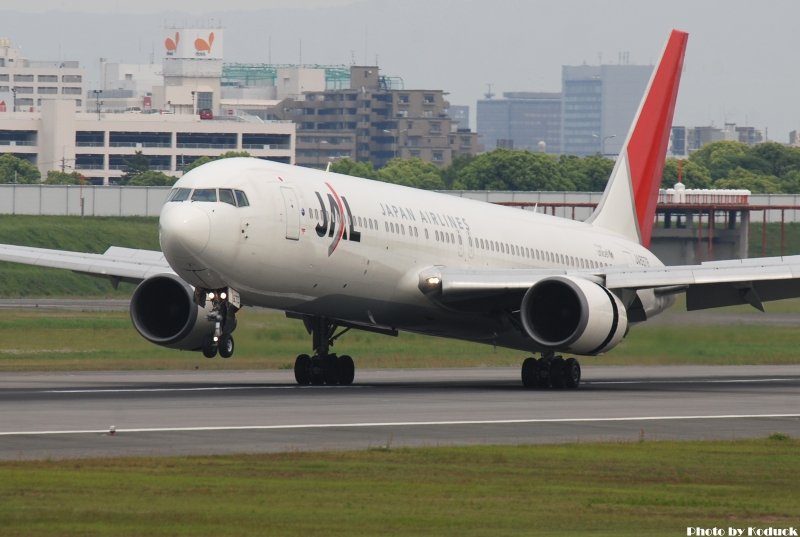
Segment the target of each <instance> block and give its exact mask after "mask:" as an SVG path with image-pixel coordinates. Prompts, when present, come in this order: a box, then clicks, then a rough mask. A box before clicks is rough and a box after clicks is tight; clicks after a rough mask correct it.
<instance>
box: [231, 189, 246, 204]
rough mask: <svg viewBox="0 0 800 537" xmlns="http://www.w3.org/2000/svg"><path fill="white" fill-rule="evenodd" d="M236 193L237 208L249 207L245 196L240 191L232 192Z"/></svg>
mask: <svg viewBox="0 0 800 537" xmlns="http://www.w3.org/2000/svg"><path fill="white" fill-rule="evenodd" d="M234 192H235V193H236V202H237V205H239V207H249V206H250V201H248V199H247V194H245V193H244V192H242V191H241V190H234Z"/></svg>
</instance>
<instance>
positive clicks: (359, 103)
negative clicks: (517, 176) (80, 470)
mask: <svg viewBox="0 0 800 537" xmlns="http://www.w3.org/2000/svg"><path fill="white" fill-rule="evenodd" d="M448 107H449V103H447V101H445V99H444V92H443V91H442V90H407V89H404V88H402V87H398V84H397V83H396V80H393V79H389V78H387V77H383V76H381V75H380V73H379V69H378V67H376V66H352V67H350V87H349V88H347V89H326V90H324V91H305V92H304V93H303V96H302V97H301V98H287V99H284V100H283V101H281V102H280V103H279V104H278V105H277V106H276V107H275V109H274V114H275V116H274V117H276V118H279V119H284V120H291V121H293V122H295V124H296V125H297V150H296V160H297V164H299V165H301V166H309V167H317V168H324V167H325V166H327V164H328V163H329V162H331V161H333V160H336V159H340V158H349V159H351V160H357V161H365V162H371V163H372V164H373V165H374V166H375V167H376V168H380V167H382V166H384V165H385V164H386V163H387V162H389V161H390V160H392V159H394V158H403V159H408V158H419V159H422V160H424V161H428V162H433V163H434V164H437V165H439V166H448V165H449V164H450V163H451V162H452V161H453V159H454V158H456V157H458V156H460V155H472V154H476V153H477V152H478V142H477V135H476V134H475V133H474V132H471V131H469V130H463V129H462V130H458V129H454V126H453V120H452V119H451V118H450V116H449V115H448V114H447V109H448Z"/></svg>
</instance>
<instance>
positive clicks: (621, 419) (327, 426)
mask: <svg viewBox="0 0 800 537" xmlns="http://www.w3.org/2000/svg"><path fill="white" fill-rule="evenodd" d="M748 418H750V419H752V418H800V414H726V415H710V416H626V417H618V418H535V419H517V420H463V421H398V422H366V423H309V424H293V425H239V426H236V425H231V426H224V427H145V428H131V429H125V428H120V427H115V434H116V435H120V434H122V433H179V432H213V431H274V430H296V429H336V428H350V429H352V428H369V427H414V426H446V425H514V424H534V423H603V422H630V421H677V420H730V419H748ZM108 432H109V429H108V428H106V429H85V430H73V431H66V430H64V431H14V432H11V431H9V432H0V436H19V435H40V436H41V435H55V434H108Z"/></svg>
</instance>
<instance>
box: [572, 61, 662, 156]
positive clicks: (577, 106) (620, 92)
mask: <svg viewBox="0 0 800 537" xmlns="http://www.w3.org/2000/svg"><path fill="white" fill-rule="evenodd" d="M652 71H653V66H651V65H647V66H645V65H624V64H623V65H598V66H590V65H580V66H568V65H565V66H563V67H562V71H561V75H562V76H561V82H562V99H563V115H562V123H561V140H562V143H561V151H562V152H563V153H565V154H568V155H578V156H588V155H595V154H602V155H609V156H613V155H617V154H619V152H620V150H621V149H622V144H623V143H624V142H625V136H626V134H627V133H628V129H629V128H630V125H631V123H633V119H634V117H635V116H636V111H637V110H638V107H639V102H640V101H641V99H642V95H643V94H644V91H645V89H646V88H647V83H648V81H649V80H650V75H651V73H652Z"/></svg>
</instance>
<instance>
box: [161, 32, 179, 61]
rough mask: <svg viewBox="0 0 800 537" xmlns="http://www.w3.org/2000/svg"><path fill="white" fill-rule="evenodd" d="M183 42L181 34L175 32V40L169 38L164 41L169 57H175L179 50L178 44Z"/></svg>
mask: <svg viewBox="0 0 800 537" xmlns="http://www.w3.org/2000/svg"><path fill="white" fill-rule="evenodd" d="M180 42H181V33H180V32H175V38H174V39H173V38H171V37H168V38H166V39H165V40H164V48H166V49H167V56H174V55H175V51H176V50H178V43H180Z"/></svg>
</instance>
